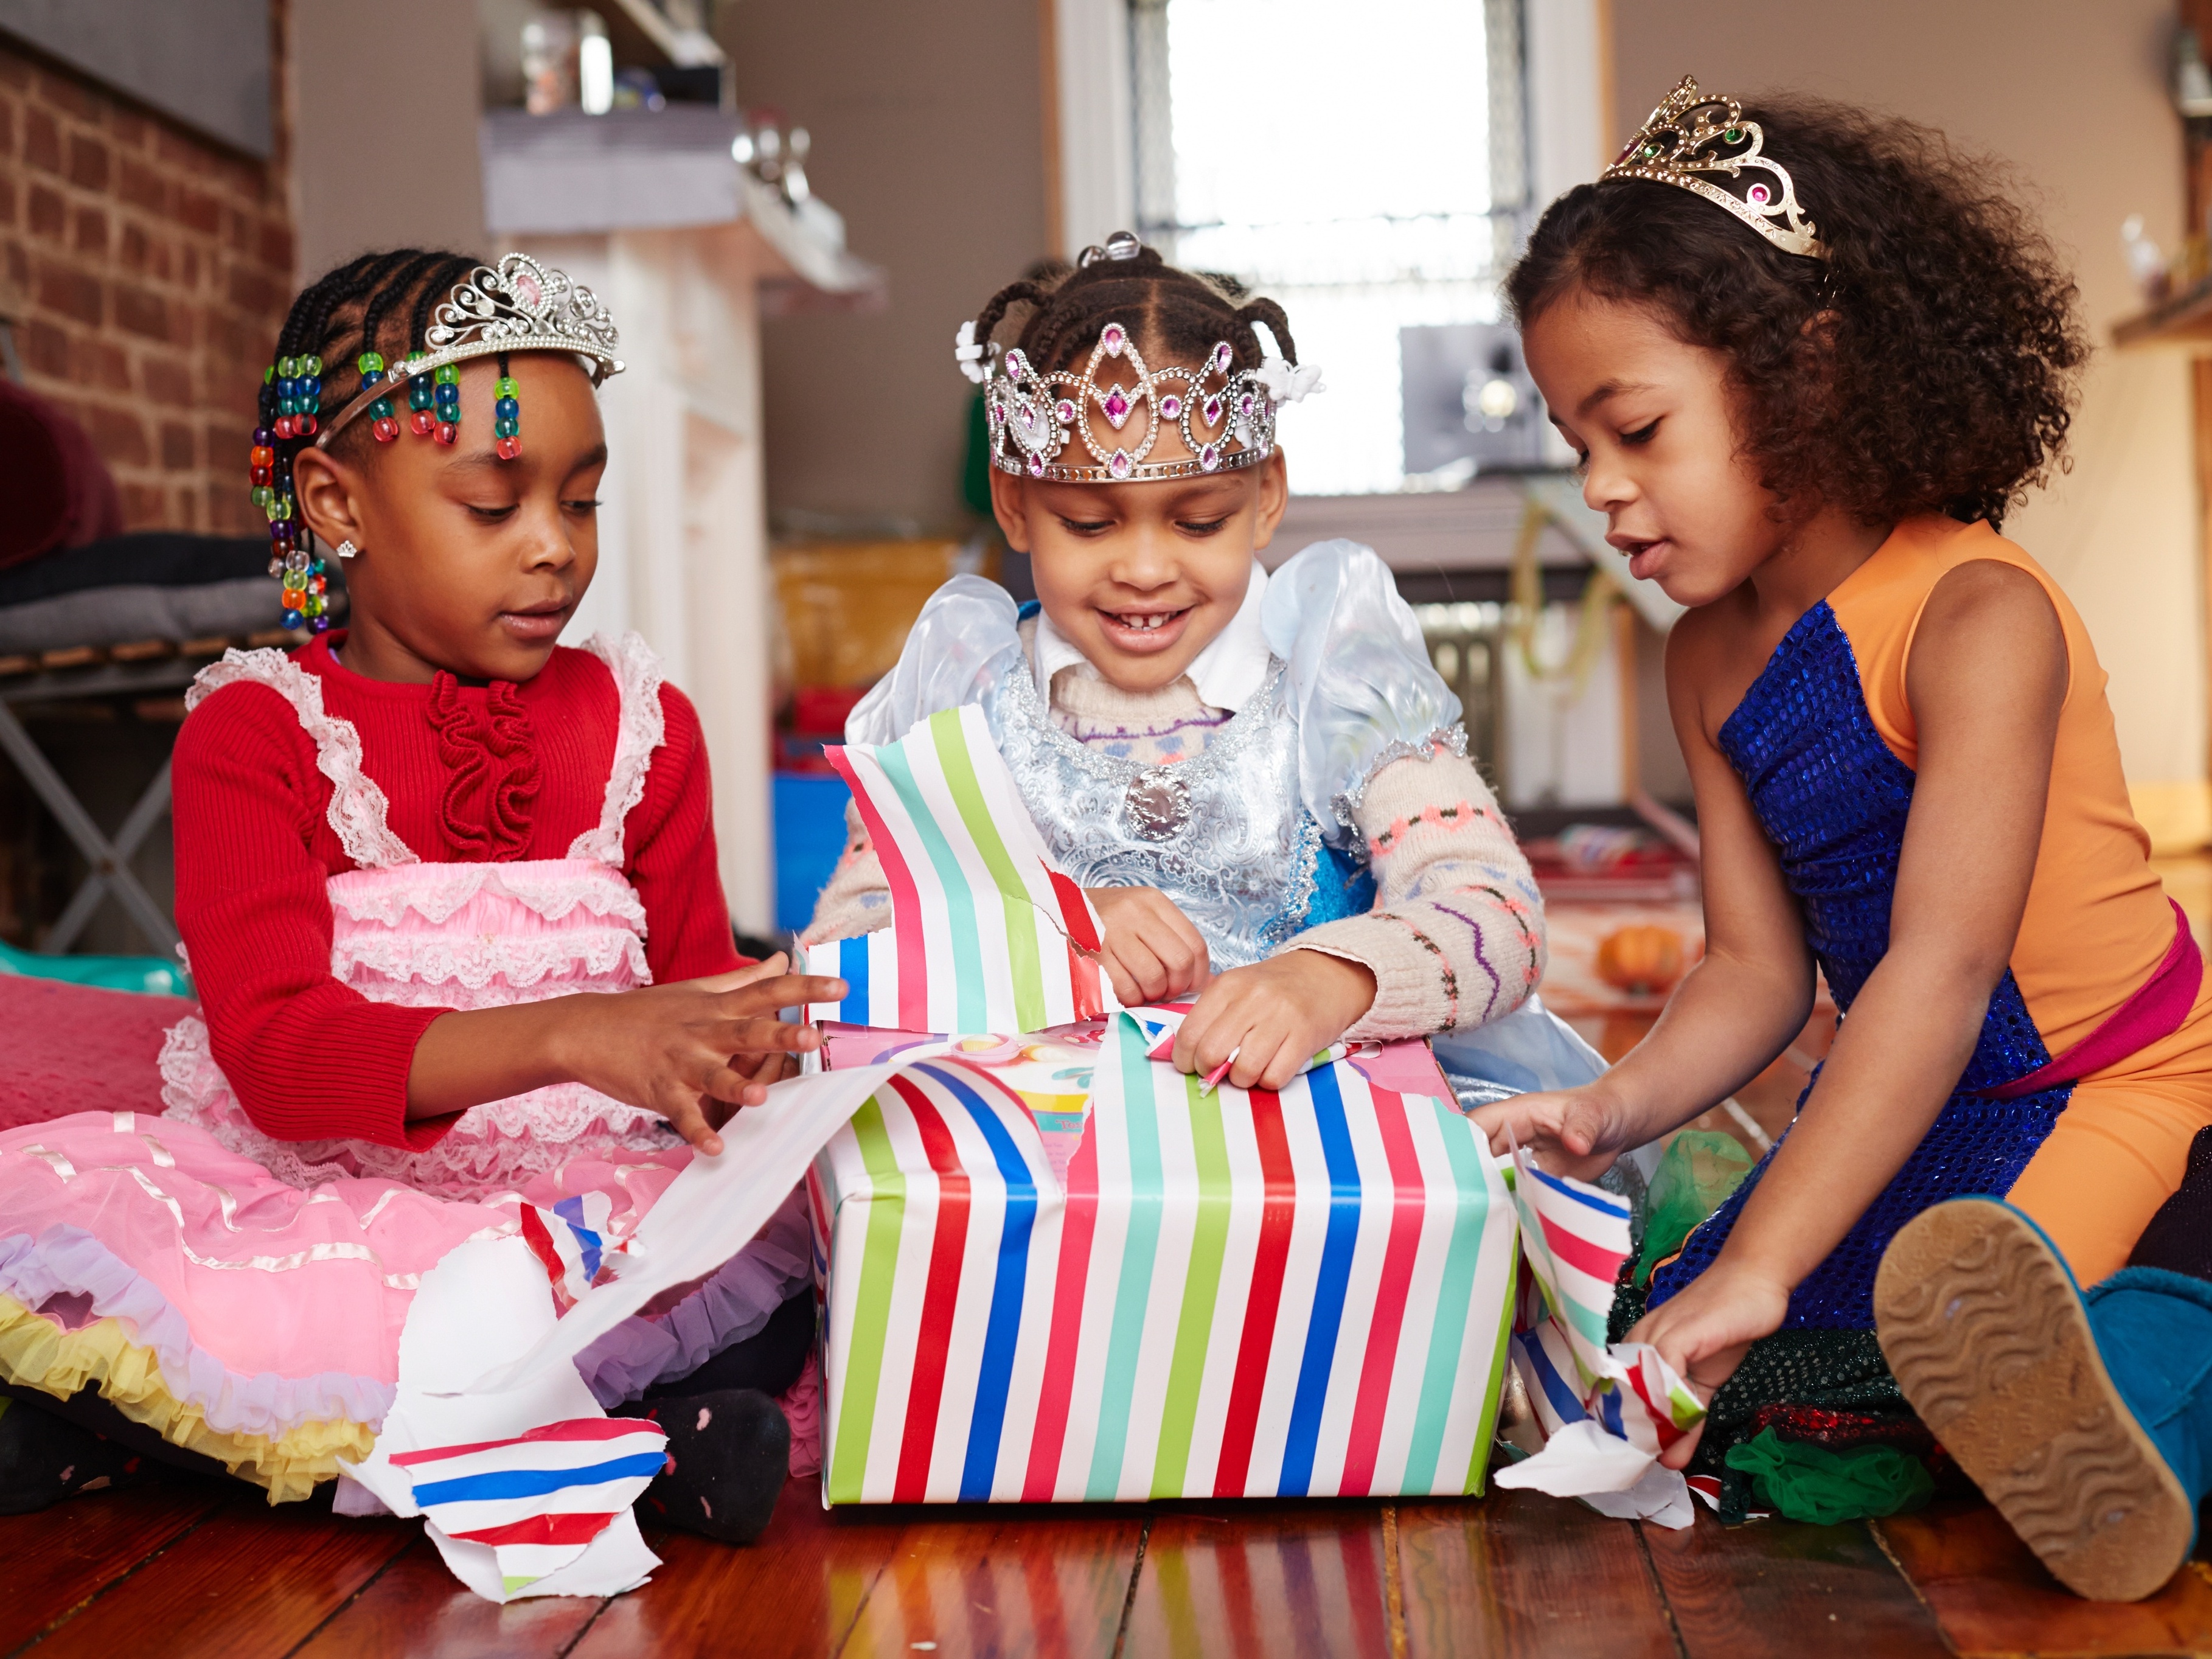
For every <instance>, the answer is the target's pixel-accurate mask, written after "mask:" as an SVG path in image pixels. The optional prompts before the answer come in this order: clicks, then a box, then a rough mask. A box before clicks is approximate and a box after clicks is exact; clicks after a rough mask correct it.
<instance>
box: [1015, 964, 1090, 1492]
mask: <svg viewBox="0 0 2212 1659" xmlns="http://www.w3.org/2000/svg"><path fill="white" fill-rule="evenodd" d="M1097 971H1098V970H1097V968H1096V967H1095V966H1094V967H1093V968H1092V969H1091V973H1092V975H1093V976H1094V977H1095V976H1096V975H1097ZM1066 1192H1067V1207H1066V1210H1065V1211H1063V1212H1062V1218H1061V1221H1060V1266H1059V1267H1058V1269H1057V1271H1056V1272H1055V1273H1054V1276H1053V1286H1052V1328H1051V1330H1050V1331H1048V1333H1047V1334H1046V1336H1045V1347H1044V1376H1043V1377H1042V1379H1040V1381H1039V1382H1038V1384H1037V1411H1036V1432H1035V1433H1034V1434H1032V1435H1031V1436H1030V1466H1029V1469H1028V1471H1027V1472H1026V1473H1025V1474H1024V1475H1023V1477H1022V1502H1024V1504H1048V1503H1050V1502H1051V1501H1052V1495H1053V1488H1054V1486H1056V1485H1057V1484H1058V1482H1059V1480H1060V1449H1061V1448H1062V1447H1063V1446H1064V1445H1065V1444H1066V1441H1067V1413H1068V1408H1069V1406H1070V1404H1071V1402H1072V1401H1073V1399H1074V1397H1075V1351H1076V1348H1077V1346H1079V1344H1080V1343H1081V1341H1082V1340H1083V1289H1084V1285H1085V1281H1086V1280H1087V1279H1089V1277H1090V1274H1091V1236H1092V1234H1093V1233H1094V1232H1095V1231H1097V1226H1098V1119H1097V1115H1095V1114H1094V1115H1092V1117H1091V1121H1089V1122H1087V1123H1085V1125H1084V1126H1083V1139H1081V1140H1080V1141H1079V1142H1078V1143H1077V1145H1076V1148H1075V1156H1074V1157H1073V1158H1070V1159H1068V1161H1067V1185H1066Z"/></svg>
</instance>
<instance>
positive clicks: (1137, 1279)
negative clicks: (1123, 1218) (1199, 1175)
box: [1084, 1019, 1161, 1500]
mask: <svg viewBox="0 0 2212 1659" xmlns="http://www.w3.org/2000/svg"><path fill="white" fill-rule="evenodd" d="M1113 1029H1114V1032H1115V1046H1116V1047H1117V1048H1119V1050H1120V1056H1121V1096H1122V1099H1123V1101H1124V1103H1125V1104H1126V1108H1127V1134H1128V1139H1129V1231H1128V1237H1127V1238H1126V1239H1125V1240H1124V1241H1123V1242H1122V1245H1121V1279H1120V1280H1119V1281H1118V1282H1117V1283H1116V1284H1115V1287H1114V1322H1113V1324H1112V1325H1111V1326H1110V1327H1109V1329H1108V1334H1107V1339H1106V1375H1105V1379H1104V1388H1103V1392H1102V1394H1101V1395H1100V1398H1099V1401H1098V1437H1097V1440H1096V1441H1094V1442H1093V1443H1092V1444H1091V1479H1090V1482H1089V1484H1088V1485H1087V1486H1085V1489H1084V1496H1085V1497H1086V1498H1091V1499H1093V1500H1099V1499H1105V1498H1112V1497H1113V1496H1114V1495H1115V1492H1116V1491H1117V1490H1118V1489H1119V1487H1120V1486H1121V1459H1122V1455H1123V1453H1124V1452H1125V1451H1126V1450H1127V1446H1128V1441H1129V1410H1130V1406H1131V1402H1132V1401H1133V1399H1134V1397H1135V1395H1136V1391H1137V1356H1138V1352H1139V1350H1140V1349H1141V1348H1142V1347H1143V1346H1144V1345H1145V1313H1146V1308H1147V1307H1148V1306H1149V1305H1150V1304H1151V1302H1152V1258H1153V1256H1154V1255H1157V1254H1158V1250H1159V1244H1160V1201H1161V1199H1160V1118H1159V1107H1158V1102H1156V1101H1155V1100H1154V1099H1153V1097H1152V1061H1150V1060H1146V1058H1145V1048H1146V1042H1145V1038H1144V1036H1143V1034H1142V1033H1140V1032H1139V1030H1137V1023H1136V1022H1135V1021H1134V1020H1130V1019H1117V1020H1115V1022H1114V1025H1113Z"/></svg>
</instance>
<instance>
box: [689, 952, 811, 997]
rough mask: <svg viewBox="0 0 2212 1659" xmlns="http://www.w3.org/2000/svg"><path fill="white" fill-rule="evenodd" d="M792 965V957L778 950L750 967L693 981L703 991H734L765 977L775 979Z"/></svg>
mask: <svg viewBox="0 0 2212 1659" xmlns="http://www.w3.org/2000/svg"><path fill="white" fill-rule="evenodd" d="M790 965H791V958H790V957H787V956H786V955H784V953H783V952H782V951H777V952H776V953H775V955H774V956H772V957H768V958H767V959H766V960H765V961H762V962H757V963H753V965H752V966H751V967H750V968H734V969H731V970H730V971H729V972H728V973H726V974H710V975H708V976H707V977H706V978H705V979H698V980H694V981H691V982H692V983H693V984H694V985H696V986H697V987H699V988H700V989H701V990H702V991H708V992H720V991H734V990H736V989H738V987H740V986H745V985H751V984H754V983H757V981H761V980H764V979H774V978H775V976H776V975H779V974H781V973H782V972H784V971H785V969H787V968H789V967H790Z"/></svg>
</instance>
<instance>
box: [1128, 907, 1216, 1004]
mask: <svg viewBox="0 0 2212 1659" xmlns="http://www.w3.org/2000/svg"><path fill="white" fill-rule="evenodd" d="M1147 921H1148V923H1149V925H1148V926H1147V927H1146V929H1145V930H1144V934H1143V938H1144V942H1145V945H1146V948H1147V949H1148V950H1150V951H1152V955H1153V957H1155V958H1157V959H1158V963H1159V964H1160V969H1161V974H1162V981H1161V986H1160V989H1159V991H1158V993H1156V994H1158V995H1160V996H1164V997H1165V996H1180V995H1182V994H1183V993H1184V992H1186V991H1194V990H1196V989H1197V988H1198V987H1200V985H1202V984H1204V983H1205V982H1206V968H1207V965H1208V964H1207V961H1206V941H1205V940H1204V939H1200V937H1199V936H1198V929H1197V928H1195V927H1192V926H1191V925H1190V918H1189V917H1188V916H1186V915H1183V913H1182V911H1180V910H1178V909H1176V908H1175V907H1174V906H1173V905H1172V904H1168V903H1165V902H1163V903H1162V905H1161V906H1160V908H1159V910H1158V911H1157V912H1155V913H1154V914H1153V915H1152V916H1150V917H1148V918H1147Z"/></svg>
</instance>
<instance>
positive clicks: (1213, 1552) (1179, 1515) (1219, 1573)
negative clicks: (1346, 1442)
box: [1123, 1504, 1391, 1659]
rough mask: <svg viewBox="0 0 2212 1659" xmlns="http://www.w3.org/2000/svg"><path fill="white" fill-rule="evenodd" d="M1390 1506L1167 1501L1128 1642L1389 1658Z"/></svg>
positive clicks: (1171, 1649) (1149, 1545)
mask: <svg viewBox="0 0 2212 1659" xmlns="http://www.w3.org/2000/svg"><path fill="white" fill-rule="evenodd" d="M1384 1530H1385V1529H1384V1525H1383V1505H1382V1504H1277V1505H1269V1506H1264V1507H1262V1506H1259V1505H1250V1504H1224V1505H1219V1506H1192V1505H1188V1504H1165V1505H1162V1506H1161V1507H1160V1508H1159V1510H1158V1512H1157V1513H1156V1514H1155V1515H1154V1516H1153V1517H1152V1528H1151V1530H1150V1532H1149V1534H1147V1536H1146V1541H1145V1559H1144V1561H1143V1563H1142V1565H1140V1567H1139V1571H1138V1577H1137V1585H1136V1594H1135V1595H1134V1596H1133V1597H1132V1598H1131V1601H1130V1605H1129V1625H1128V1634H1127V1642H1126V1643H1125V1644H1124V1646H1123V1651H1124V1652H1125V1653H1127V1654H1130V1655H1143V1656H1146V1659H1150V1656H1152V1655H1155V1654H1158V1655H1164V1656H1171V1659H1185V1656H1190V1655H1198V1654H1205V1655H1207V1656H1215V1655H1228V1656H1235V1659H1276V1656H1286V1655H1294V1654H1295V1655H1307V1654H1310V1655H1316V1656H1345V1659H1367V1656H1370V1655H1371V1656H1376V1659H1388V1656H1389V1654H1390V1652H1391V1639H1390V1638H1391V1631H1390V1622H1391V1621H1390V1612H1389V1598H1388V1594H1387V1589H1386V1585H1385V1578H1386V1576H1387V1572H1388V1566H1387V1564H1386V1562H1385V1560H1384V1554H1383V1540H1384Z"/></svg>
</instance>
